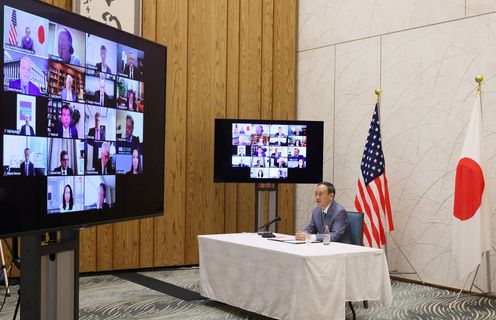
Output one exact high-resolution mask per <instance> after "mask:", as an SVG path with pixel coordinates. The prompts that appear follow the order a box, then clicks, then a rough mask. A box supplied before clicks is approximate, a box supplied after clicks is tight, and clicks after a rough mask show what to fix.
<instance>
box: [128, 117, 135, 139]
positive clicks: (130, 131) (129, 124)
mask: <svg viewBox="0 0 496 320" xmlns="http://www.w3.org/2000/svg"><path fill="white" fill-rule="evenodd" d="M133 129H134V128H133V123H132V121H131V120H130V119H126V137H131V136H132V135H133Z"/></svg>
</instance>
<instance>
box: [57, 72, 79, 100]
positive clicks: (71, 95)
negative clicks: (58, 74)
mask: <svg viewBox="0 0 496 320" xmlns="http://www.w3.org/2000/svg"><path fill="white" fill-rule="evenodd" d="M73 82H74V79H73V78H72V76H71V75H70V74H68V75H67V78H66V79H65V87H64V89H62V93H61V95H62V100H67V101H76V98H77V96H76V91H74V90H73V89H72V83H73Z"/></svg>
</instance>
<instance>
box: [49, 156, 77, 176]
mask: <svg viewBox="0 0 496 320" xmlns="http://www.w3.org/2000/svg"><path fill="white" fill-rule="evenodd" d="M68 163H69V154H68V153H67V151H65V150H62V152H60V166H59V167H57V168H55V169H54V170H53V171H54V172H60V175H62V176H72V175H74V172H73V171H72V168H69V167H68Z"/></svg>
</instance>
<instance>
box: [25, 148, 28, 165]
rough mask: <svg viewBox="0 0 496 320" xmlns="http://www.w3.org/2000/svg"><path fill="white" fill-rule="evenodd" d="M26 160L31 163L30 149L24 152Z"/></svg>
mask: <svg viewBox="0 0 496 320" xmlns="http://www.w3.org/2000/svg"><path fill="white" fill-rule="evenodd" d="M24 159H25V160H26V162H28V161H29V149H26V150H24Z"/></svg>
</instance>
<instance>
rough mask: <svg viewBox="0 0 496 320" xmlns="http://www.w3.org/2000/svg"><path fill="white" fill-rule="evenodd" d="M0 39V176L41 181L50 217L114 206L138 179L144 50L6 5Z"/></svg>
mask: <svg viewBox="0 0 496 320" xmlns="http://www.w3.org/2000/svg"><path fill="white" fill-rule="evenodd" d="M3 31H4V39H3V43H4V46H3V52H4V61H3V62H4V80H3V81H4V83H3V89H4V91H8V92H9V93H5V94H4V95H5V97H4V99H5V100H7V101H9V102H10V103H8V105H3V106H2V108H11V110H8V111H7V112H5V114H7V115H10V116H11V119H5V121H4V123H9V125H8V126H6V127H4V128H1V129H2V132H3V150H2V155H3V157H2V158H3V175H4V176H46V179H47V206H46V208H47V212H48V213H49V214H51V213H61V212H67V211H83V210H92V209H105V208H110V207H113V206H115V199H116V196H115V194H116V192H118V190H116V183H115V177H116V176H115V175H119V174H129V175H132V174H142V171H143V160H144V159H143V141H144V136H143V131H144V128H143V117H144V110H145V104H144V82H143V74H144V52H143V51H140V50H137V49H134V48H131V47H128V46H125V45H122V44H119V43H116V42H113V41H111V40H107V39H103V38H100V37H97V36H95V35H92V34H89V33H85V32H82V31H79V30H77V29H73V28H70V27H68V26H64V25H61V24H59V23H57V22H56V21H51V20H48V19H45V18H43V17H40V16H36V15H33V14H31V13H28V12H25V11H21V10H18V9H16V8H13V7H9V6H4V28H3ZM12 179H15V177H13V178H12Z"/></svg>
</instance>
